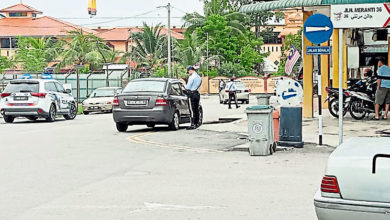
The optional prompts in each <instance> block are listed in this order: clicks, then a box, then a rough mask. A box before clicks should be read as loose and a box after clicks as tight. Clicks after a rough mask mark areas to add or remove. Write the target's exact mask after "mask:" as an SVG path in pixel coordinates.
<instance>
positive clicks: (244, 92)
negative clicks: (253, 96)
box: [219, 81, 251, 104]
mask: <svg viewBox="0 0 390 220" xmlns="http://www.w3.org/2000/svg"><path fill="white" fill-rule="evenodd" d="M234 84H235V85H236V87H237V92H236V94H237V101H238V102H241V103H242V104H244V103H246V104H249V93H250V92H251V91H250V89H248V88H247V87H246V86H245V84H244V83H242V82H240V81H234ZM228 102H229V88H227V86H226V87H225V89H222V90H221V91H220V92H219V103H220V104H226V103H228Z"/></svg>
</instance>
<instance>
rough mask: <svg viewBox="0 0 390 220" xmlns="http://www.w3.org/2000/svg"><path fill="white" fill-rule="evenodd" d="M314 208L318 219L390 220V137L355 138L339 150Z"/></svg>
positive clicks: (332, 158) (327, 172)
mask: <svg viewBox="0 0 390 220" xmlns="http://www.w3.org/2000/svg"><path fill="white" fill-rule="evenodd" d="M314 205H315V209H316V212H317V217H318V219H319V220H347V219H348V220H349V219H351V220H385V219H386V220H389V219H390V138H354V139H351V140H349V141H347V142H346V143H344V144H342V145H341V146H340V147H338V148H337V149H336V150H335V151H334V152H333V153H332V154H331V156H330V157H329V161H328V166H327V170H326V175H325V176H324V178H323V179H322V184H321V189H320V190H319V191H318V192H317V194H316V195H315V197H314Z"/></svg>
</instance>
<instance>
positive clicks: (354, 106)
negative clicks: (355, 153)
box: [349, 77, 377, 120]
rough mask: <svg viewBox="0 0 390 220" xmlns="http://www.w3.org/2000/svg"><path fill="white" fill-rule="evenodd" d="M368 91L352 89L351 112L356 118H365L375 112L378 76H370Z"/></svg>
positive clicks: (367, 83)
mask: <svg viewBox="0 0 390 220" xmlns="http://www.w3.org/2000/svg"><path fill="white" fill-rule="evenodd" d="M366 85H367V91H366V92H361V91H350V94H351V103H350V108H349V113H350V114H351V116H352V118H354V119H356V120H363V119H364V118H365V117H368V116H369V115H370V114H373V113H375V92H376V88H377V82H376V78H375V77H372V78H368V79H367V82H366Z"/></svg>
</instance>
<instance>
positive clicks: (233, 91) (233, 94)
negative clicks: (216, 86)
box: [226, 77, 240, 109]
mask: <svg viewBox="0 0 390 220" xmlns="http://www.w3.org/2000/svg"><path fill="white" fill-rule="evenodd" d="M234 80H235V78H234V77H232V78H231V79H230V82H228V83H227V84H226V90H227V91H229V109H232V100H233V99H234V101H235V103H236V108H240V106H238V101H237V86H236V84H235V82H234Z"/></svg>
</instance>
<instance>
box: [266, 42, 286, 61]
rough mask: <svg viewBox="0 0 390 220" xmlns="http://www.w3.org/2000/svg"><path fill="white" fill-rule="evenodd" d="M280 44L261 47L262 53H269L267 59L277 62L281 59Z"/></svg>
mask: <svg viewBox="0 0 390 220" xmlns="http://www.w3.org/2000/svg"><path fill="white" fill-rule="evenodd" d="M282 46H283V45H282V44H264V45H263V46H262V47H261V50H262V52H264V53H268V52H269V53H270V55H269V56H268V59H269V60H270V61H272V62H275V61H278V62H280V59H281V58H282Z"/></svg>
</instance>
